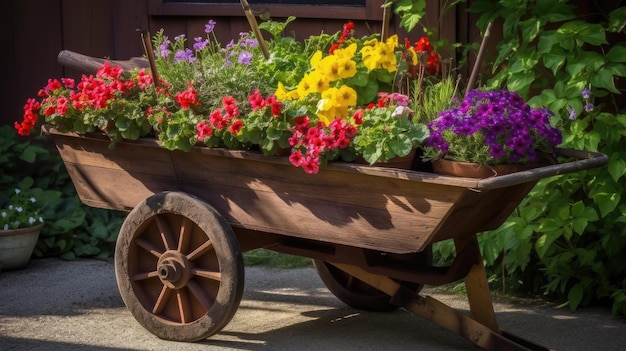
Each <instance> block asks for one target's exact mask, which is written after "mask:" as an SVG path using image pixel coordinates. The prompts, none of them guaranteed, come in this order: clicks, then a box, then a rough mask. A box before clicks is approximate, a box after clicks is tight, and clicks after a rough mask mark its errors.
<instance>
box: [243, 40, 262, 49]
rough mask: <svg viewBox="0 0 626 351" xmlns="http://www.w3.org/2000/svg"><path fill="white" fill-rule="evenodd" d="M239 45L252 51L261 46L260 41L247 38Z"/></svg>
mask: <svg viewBox="0 0 626 351" xmlns="http://www.w3.org/2000/svg"><path fill="white" fill-rule="evenodd" d="M239 45H240V46H241V47H243V48H249V49H252V48H254V47H256V46H258V45H259V41H258V40H256V39H252V38H246V39H244V40H243V41H242V42H241V43H240V44H239Z"/></svg>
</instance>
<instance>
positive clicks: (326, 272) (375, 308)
mask: <svg viewBox="0 0 626 351" xmlns="http://www.w3.org/2000/svg"><path fill="white" fill-rule="evenodd" d="M313 265H314V266H315V269H316V270H317V274H318V275H319V277H320V279H321V280H322V282H323V283H324V285H326V287H327V288H328V290H330V292H331V293H333V295H335V297H337V298H338V299H339V300H340V301H341V302H343V303H345V304H346V305H348V306H350V307H352V308H356V309H359V310H363V311H371V312H391V311H395V310H397V309H398V308H399V306H397V305H394V304H392V303H391V302H390V299H391V297H390V296H389V295H387V294H385V293H384V292H382V291H380V290H378V289H376V288H374V287H372V286H371V285H369V284H367V283H364V282H362V281H361V280H359V279H357V278H355V277H353V276H351V275H350V274H348V273H346V272H344V271H342V270H341V269H339V268H337V267H335V266H333V265H332V264H330V263H328V262H324V261H318V260H313ZM400 283H401V284H402V285H403V286H405V287H407V288H409V289H411V290H412V291H415V293H416V294H417V293H419V292H420V291H421V290H422V288H423V287H424V285H423V284H419V283H413V282H404V281H403V282H400Z"/></svg>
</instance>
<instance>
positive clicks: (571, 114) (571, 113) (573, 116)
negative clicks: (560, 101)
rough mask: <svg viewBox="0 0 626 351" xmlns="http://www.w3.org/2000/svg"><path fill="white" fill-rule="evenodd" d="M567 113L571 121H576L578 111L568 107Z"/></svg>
mask: <svg viewBox="0 0 626 351" xmlns="http://www.w3.org/2000/svg"><path fill="white" fill-rule="evenodd" d="M567 112H569V119H570V121H573V120H575V119H576V110H575V109H574V108H573V107H572V106H567Z"/></svg>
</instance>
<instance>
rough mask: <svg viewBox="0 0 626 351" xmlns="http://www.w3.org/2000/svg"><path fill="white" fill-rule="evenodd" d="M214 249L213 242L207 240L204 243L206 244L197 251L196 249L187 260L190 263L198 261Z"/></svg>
mask: <svg viewBox="0 0 626 351" xmlns="http://www.w3.org/2000/svg"><path fill="white" fill-rule="evenodd" d="M212 249H213V243H212V242H211V240H207V241H205V242H204V244H202V245H200V246H198V248H197V249H195V250H194V251H193V252H192V253H190V254H189V255H187V259H188V260H189V261H193V260H195V259H197V258H198V257H200V256H202V255H204V254H205V253H207V252H209V251H210V250H212Z"/></svg>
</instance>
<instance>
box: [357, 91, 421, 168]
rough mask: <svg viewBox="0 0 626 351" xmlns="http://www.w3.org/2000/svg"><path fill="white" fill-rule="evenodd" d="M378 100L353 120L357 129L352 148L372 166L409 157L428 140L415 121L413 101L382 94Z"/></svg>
mask: <svg viewBox="0 0 626 351" xmlns="http://www.w3.org/2000/svg"><path fill="white" fill-rule="evenodd" d="M378 96H379V99H378V101H376V102H375V103H371V104H369V105H368V106H367V107H366V108H362V109H358V110H357V111H356V112H355V113H354V116H353V119H354V121H355V124H356V125H357V127H358V131H359V132H358V134H357V135H356V136H355V137H354V140H353V146H354V148H355V150H356V151H357V153H358V154H359V155H361V156H362V157H363V159H365V161H366V162H367V163H369V164H373V163H376V162H383V163H384V162H387V161H389V160H390V159H392V158H395V157H404V156H407V155H409V154H410V153H411V151H413V150H414V149H416V148H417V147H419V146H420V145H421V143H422V142H423V141H424V140H425V138H426V137H427V136H428V130H427V128H426V126H425V125H423V124H415V123H413V121H412V117H413V111H412V110H411V109H410V108H409V107H408V105H409V103H410V100H409V97H408V96H406V95H402V94H399V93H391V94H389V93H379V94H378Z"/></svg>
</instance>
